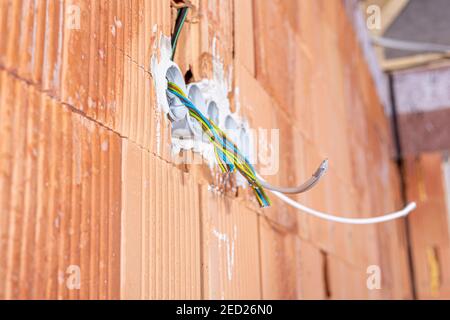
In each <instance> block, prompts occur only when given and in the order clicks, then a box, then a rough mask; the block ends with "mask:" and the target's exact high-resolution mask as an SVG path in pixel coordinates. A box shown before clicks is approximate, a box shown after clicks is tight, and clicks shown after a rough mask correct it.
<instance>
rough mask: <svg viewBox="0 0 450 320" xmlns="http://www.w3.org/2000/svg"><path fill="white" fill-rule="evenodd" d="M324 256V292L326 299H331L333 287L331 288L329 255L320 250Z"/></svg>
mask: <svg viewBox="0 0 450 320" xmlns="http://www.w3.org/2000/svg"><path fill="white" fill-rule="evenodd" d="M320 253H321V255H322V276H323V291H324V293H325V298H326V299H330V298H331V286H330V267H329V262H328V254H327V253H326V252H325V251H323V250H320Z"/></svg>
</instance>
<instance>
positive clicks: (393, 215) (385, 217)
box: [270, 190, 416, 224]
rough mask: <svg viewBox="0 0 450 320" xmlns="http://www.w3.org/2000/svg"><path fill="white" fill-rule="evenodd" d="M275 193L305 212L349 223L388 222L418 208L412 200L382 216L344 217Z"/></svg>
mask: <svg viewBox="0 0 450 320" xmlns="http://www.w3.org/2000/svg"><path fill="white" fill-rule="evenodd" d="M270 192H272V193H273V194H274V195H276V196H277V197H278V198H280V199H281V200H283V201H284V202H286V203H287V204H289V205H291V206H292V207H294V208H296V209H298V210H301V211H303V212H306V213H309V214H310V215H313V216H315V217H318V218H321V219H325V220H328V221H333V222H339V223H347V224H374V223H380V222H386V221H390V220H394V219H397V218H401V217H404V216H407V215H408V214H409V213H410V212H411V211H413V210H414V209H415V208H416V203H415V202H411V203H410V204H408V205H407V206H406V207H405V208H403V209H402V210H400V211H397V212H393V213H389V214H386V215H383V216H380V217H373V218H343V217H337V216H334V215H331V214H328V213H324V212H320V211H317V210H314V209H310V208H308V207H306V206H304V205H302V204H301V203H298V202H297V201H294V200H292V199H291V198H289V197H287V196H285V195H284V194H282V193H280V192H278V191H272V190H270Z"/></svg>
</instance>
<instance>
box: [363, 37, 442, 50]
mask: <svg viewBox="0 0 450 320" xmlns="http://www.w3.org/2000/svg"><path fill="white" fill-rule="evenodd" d="M372 42H373V43H374V44H375V45H377V46H381V47H384V48H389V49H396V50H405V51H418V52H435V53H444V54H450V46H449V45H444V44H436V43H426V42H415V41H405V40H399V39H392V38H386V37H376V36H373V37H372Z"/></svg>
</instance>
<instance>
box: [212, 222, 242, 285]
mask: <svg viewBox="0 0 450 320" xmlns="http://www.w3.org/2000/svg"><path fill="white" fill-rule="evenodd" d="M212 233H213V235H214V236H215V237H216V238H217V239H218V240H219V250H220V249H221V248H222V243H224V244H225V250H226V254H227V276H228V280H229V281H231V280H232V279H233V270H234V262H235V259H234V257H235V241H236V240H237V228H236V226H234V228H233V236H232V237H231V239H230V237H229V235H228V234H226V233H221V232H219V231H218V230H217V229H213V230H212Z"/></svg>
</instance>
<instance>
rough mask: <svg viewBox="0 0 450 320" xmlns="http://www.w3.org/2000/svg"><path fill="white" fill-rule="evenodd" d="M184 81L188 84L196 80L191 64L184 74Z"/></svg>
mask: <svg viewBox="0 0 450 320" xmlns="http://www.w3.org/2000/svg"><path fill="white" fill-rule="evenodd" d="M184 82H185V83H186V84H189V83H191V82H194V74H193V73H192V69H191V66H189V69H188V70H187V71H186V73H185V74H184Z"/></svg>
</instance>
